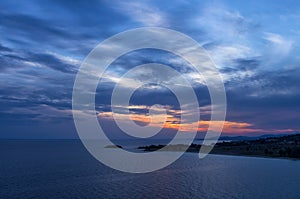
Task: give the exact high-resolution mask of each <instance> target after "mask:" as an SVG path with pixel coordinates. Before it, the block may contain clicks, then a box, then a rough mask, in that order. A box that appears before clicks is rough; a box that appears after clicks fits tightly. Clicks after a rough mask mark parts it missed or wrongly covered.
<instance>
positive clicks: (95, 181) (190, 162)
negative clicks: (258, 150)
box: [0, 140, 300, 199]
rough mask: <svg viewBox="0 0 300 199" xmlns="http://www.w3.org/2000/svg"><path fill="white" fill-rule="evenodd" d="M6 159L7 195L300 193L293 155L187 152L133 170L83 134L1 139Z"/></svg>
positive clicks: (2, 189)
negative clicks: (98, 152)
mask: <svg viewBox="0 0 300 199" xmlns="http://www.w3.org/2000/svg"><path fill="white" fill-rule="evenodd" d="M157 143H159V142H157ZM157 143H155V144H157ZM162 144H163V143H162ZM133 146H134V145H133V144H132V145H130V147H133ZM133 148H134V147H133ZM107 150H115V149H113V148H112V149H107ZM162 153H176V152H162ZM0 161H1V162H0V198H1V199H10V198H101V199H102V198H103V199H106V198H108V199H110V198H122V199H123V198H134V199H138V198H143V199H144V198H174V199H176V198H180V199H182V198H216V199H219V198H249V199H254V198H270V199H274V198H300V189H299V186H300V161H298V160H290V159H271V158H256V157H242V156H228V155H208V156H207V157H205V158H204V159H199V158H198V154H197V153H185V154H184V155H183V156H181V158H179V159H178V160H177V161H175V162H174V163H173V164H171V165H169V166H167V167H165V168H163V169H160V170H157V171H154V172H150V173H145V174H132V173H124V172H121V171H117V170H114V169H112V168H109V167H107V166H105V165H103V164H102V163H100V162H99V161H98V160H96V159H95V158H94V157H93V156H92V155H90V154H89V152H88V151H87V150H86V149H85V147H84V146H83V145H82V143H81V142H80V141H79V140H1V141H0Z"/></svg>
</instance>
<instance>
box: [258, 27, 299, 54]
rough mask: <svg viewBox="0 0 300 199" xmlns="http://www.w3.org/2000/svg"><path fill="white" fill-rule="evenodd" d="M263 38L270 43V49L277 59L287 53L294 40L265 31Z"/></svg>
mask: <svg viewBox="0 0 300 199" xmlns="http://www.w3.org/2000/svg"><path fill="white" fill-rule="evenodd" d="M264 39H265V40H267V41H269V42H270V43H271V46H270V47H271V50H272V51H273V53H274V56H276V58H277V59H278V58H279V57H285V56H286V55H288V54H289V53H290V52H291V50H292V47H293V44H294V41H292V40H290V39H287V38H284V37H283V36H281V35H279V34H275V33H269V32H265V36H264Z"/></svg>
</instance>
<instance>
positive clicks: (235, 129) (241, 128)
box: [98, 106, 295, 134]
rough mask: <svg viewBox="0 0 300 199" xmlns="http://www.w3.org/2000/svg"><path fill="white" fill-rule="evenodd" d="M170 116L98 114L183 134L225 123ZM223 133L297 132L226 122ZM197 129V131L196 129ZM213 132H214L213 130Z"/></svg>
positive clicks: (202, 130)
mask: <svg viewBox="0 0 300 199" xmlns="http://www.w3.org/2000/svg"><path fill="white" fill-rule="evenodd" d="M134 108H147V107H145V106H142V107H138V106H136V107H134ZM168 112H169V113H168V114H165V113H161V114H155V117H150V116H148V115H145V114H138V113H131V114H130V115H125V114H122V113H112V112H101V113H99V114H98V116H99V117H102V118H106V119H113V118H115V119H118V120H123V121H126V120H128V119H131V120H132V121H135V122H142V123H144V124H148V125H149V126H161V122H162V121H165V122H164V126H163V127H164V128H168V129H175V130H181V131H182V132H191V131H195V130H197V131H198V132H207V130H208V128H209V126H210V125H212V124H213V125H212V127H213V126H220V125H222V123H223V121H207V120H201V121H198V122H193V123H188V122H185V123H181V122H180V118H178V117H175V116H174V115H173V114H177V115H178V113H179V114H180V111H178V110H168ZM223 124H224V125H223V130H222V132H223V133H230V134H243V133H287V132H295V130H293V129H260V128H254V127H253V124H251V123H247V122H235V121H224V123H223ZM195 127H197V129H195ZM211 130H214V129H213V128H212V129H211Z"/></svg>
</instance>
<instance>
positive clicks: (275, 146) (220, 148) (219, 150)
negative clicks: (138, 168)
mask: <svg viewBox="0 0 300 199" xmlns="http://www.w3.org/2000/svg"><path fill="white" fill-rule="evenodd" d="M186 147H187V146H186V145H182V144H177V145H148V146H140V147H138V149H140V150H143V151H156V150H159V149H163V150H164V151H183V150H185V149H186ZM200 147H201V144H191V145H190V146H189V147H188V149H187V152H195V153H198V152H199V150H200ZM211 153H212V154H222V155H241V156H257V157H272V158H293V159H300V134H295V135H286V136H280V137H266V138H258V139H254V140H238V141H223V142H219V143H216V145H215V146H214V148H213V150H212V151H211Z"/></svg>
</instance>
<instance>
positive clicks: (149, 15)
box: [115, 1, 168, 27]
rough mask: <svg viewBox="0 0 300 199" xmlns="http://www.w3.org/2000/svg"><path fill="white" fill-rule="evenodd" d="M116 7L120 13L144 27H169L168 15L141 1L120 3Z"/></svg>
mask: <svg viewBox="0 0 300 199" xmlns="http://www.w3.org/2000/svg"><path fill="white" fill-rule="evenodd" d="M115 7H116V9H117V10H120V13H122V14H126V15H128V16H129V17H130V18H131V19H132V20H133V21H137V22H140V23H142V24H143V25H144V26H163V27H167V26H168V20H167V17H166V14H164V13H163V12H162V11H160V10H159V8H157V7H154V6H152V5H151V4H146V3H145V2H141V1H120V2H119V3H117V4H116V6H115Z"/></svg>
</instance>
